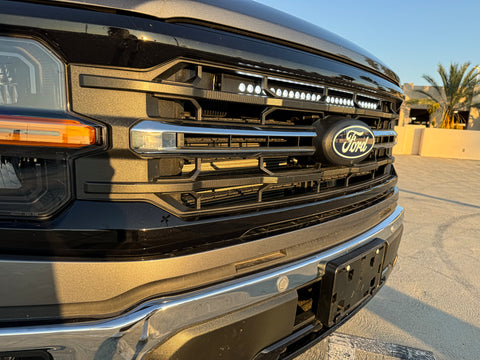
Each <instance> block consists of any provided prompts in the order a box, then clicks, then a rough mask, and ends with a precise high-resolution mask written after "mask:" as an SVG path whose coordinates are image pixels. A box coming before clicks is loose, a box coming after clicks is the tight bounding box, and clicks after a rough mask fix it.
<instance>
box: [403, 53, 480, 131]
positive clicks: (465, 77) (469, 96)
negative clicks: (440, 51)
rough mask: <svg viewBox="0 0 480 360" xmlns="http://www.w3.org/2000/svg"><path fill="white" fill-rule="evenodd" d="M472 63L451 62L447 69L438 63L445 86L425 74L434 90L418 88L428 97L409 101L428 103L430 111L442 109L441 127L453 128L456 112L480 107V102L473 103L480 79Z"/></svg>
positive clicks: (479, 88)
mask: <svg viewBox="0 0 480 360" xmlns="http://www.w3.org/2000/svg"><path fill="white" fill-rule="evenodd" d="M469 67H470V63H469V62H466V63H464V64H462V65H459V64H457V63H451V64H450V69H448V70H447V69H445V68H444V67H443V65H442V64H438V69H437V72H438V75H440V79H441V80H442V84H443V86H440V85H439V84H438V83H437V81H436V80H435V79H434V78H433V77H432V76H430V75H423V78H424V79H425V80H426V81H427V82H428V83H429V84H430V85H431V86H432V88H433V91H431V93H430V92H426V91H424V90H416V91H417V92H418V93H420V94H422V95H424V96H426V97H427V98H426V99H411V100H408V101H407V103H410V104H423V105H428V111H429V113H433V112H435V111H436V109H439V108H440V109H442V118H441V121H440V127H443V128H447V129H451V128H453V127H454V123H455V114H456V113H457V112H458V111H459V110H462V109H465V108H468V107H470V108H472V107H474V108H477V109H479V108H480V103H472V102H473V99H474V98H475V97H476V96H477V95H480V86H478V85H480V80H479V79H478V76H477V75H478V74H476V73H475V69H476V67H475V66H473V67H472V68H470V69H469Z"/></svg>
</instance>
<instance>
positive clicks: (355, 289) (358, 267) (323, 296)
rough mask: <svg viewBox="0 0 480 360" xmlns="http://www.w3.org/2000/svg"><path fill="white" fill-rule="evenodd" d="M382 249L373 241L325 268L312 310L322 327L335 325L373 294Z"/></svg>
mask: <svg viewBox="0 0 480 360" xmlns="http://www.w3.org/2000/svg"><path fill="white" fill-rule="evenodd" d="M386 247H387V244H386V242H385V241H384V240H382V239H375V240H373V241H371V242H369V243H368V244H366V245H363V246H361V247H359V248H357V249H355V250H354V251H352V252H350V253H348V254H346V255H343V256H340V257H338V258H336V259H333V260H331V261H329V262H328V263H327V264H326V265H325V275H324V276H323V277H322V280H321V284H320V293H319V297H318V305H317V311H316V312H317V316H316V317H317V319H318V320H320V321H321V322H322V324H323V325H325V326H327V327H331V326H333V325H335V324H336V323H338V322H339V321H340V320H341V319H342V318H343V317H345V316H346V315H347V314H348V313H350V312H351V311H352V310H353V309H355V308H356V307H357V306H358V305H359V304H360V303H361V302H363V301H364V300H366V299H367V298H368V297H370V296H372V295H373V294H374V293H375V292H376V291H377V289H378V288H379V286H380V282H381V277H382V270H383V260H384V256H385V250H386Z"/></svg>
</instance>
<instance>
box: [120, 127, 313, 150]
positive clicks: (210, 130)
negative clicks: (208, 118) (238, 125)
mask: <svg viewBox="0 0 480 360" xmlns="http://www.w3.org/2000/svg"><path fill="white" fill-rule="evenodd" d="M170 134H174V136H173V137H174V138H175V141H173V142H175V143H176V144H175V146H169V147H168V146H167V147H162V148H160V149H158V148H157V149H155V148H148V147H147V146H146V145H145V144H144V145H143V146H142V144H141V142H142V141H145V139H146V137H147V136H148V139H152V138H154V139H160V140H161V138H162V137H164V136H165V135H170ZM185 134H193V135H195V136H197V137H199V138H202V137H209V136H218V137H222V139H223V140H222V143H225V142H226V143H227V144H226V146H225V145H223V146H222V145H218V144H215V143H213V145H214V146H217V148H209V147H205V146H196V147H195V146H193V147H191V148H188V146H186V145H185V144H184V145H183V146H181V145H180V144H179V142H183V143H185V139H184V137H183V135H185ZM315 136H316V133H315V132H314V131H313V130H312V131H297V130H293V129H292V130H290V129H289V131H285V130H282V129H277V130H275V129H268V130H265V129H262V128H255V129H235V128H226V127H225V128H223V127H222V128H220V127H217V128H214V127H197V126H180V125H171V124H165V123H162V122H158V121H149V120H146V121H142V122H140V123H138V124H137V125H135V126H134V127H133V128H131V130H130V140H131V146H132V150H133V151H135V152H136V153H138V154H165V153H170V154H171V153H180V154H186V155H187V154H188V155H195V154H197V155H203V154H216V155H218V154H222V153H225V152H226V151H227V153H226V155H232V153H241V154H243V153H248V154H250V155H251V154H252V153H253V154H258V155H260V154H265V155H266V154H275V155H279V154H285V155H288V154H292V153H294V154H297V155H312V154H313V153H314V152H315V148H314V146H313V145H312V139H313V137H315ZM235 137H241V138H235ZM259 138H260V139H259ZM303 138H304V139H307V140H308V143H309V145H308V146H301V144H300V143H301V140H302V139H303ZM249 140H251V141H252V143H255V140H259V141H260V142H262V143H263V142H265V143H266V146H256V147H255V146H252V148H250V149H249V148H246V147H242V146H236V147H235V146H233V145H232V143H239V144H240V145H241V144H242V143H243V144H245V145H247V146H248V144H249ZM276 141H290V142H294V143H296V146H286V147H271V144H273V143H275V142H276ZM205 144H207V145H208V143H207V142H205Z"/></svg>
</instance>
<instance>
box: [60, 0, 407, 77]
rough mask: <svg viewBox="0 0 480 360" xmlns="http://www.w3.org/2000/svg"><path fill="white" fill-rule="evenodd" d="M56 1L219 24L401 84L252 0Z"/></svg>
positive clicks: (331, 39)
mask: <svg viewBox="0 0 480 360" xmlns="http://www.w3.org/2000/svg"><path fill="white" fill-rule="evenodd" d="M53 1H54V2H63V3H75V4H83V5H88V6H97V7H104V8H111V9H121V10H126V11H131V12H136V13H139V14H143V15H147V16H152V17H155V18H158V19H163V20H168V21H170V22H192V21H193V22H197V23H198V22H200V23H207V24H217V25H220V26H221V27H225V28H230V29H232V28H233V29H236V30H238V31H241V32H242V33H249V34H251V35H257V36H261V37H262V38H265V37H267V38H270V39H276V40H277V41H281V42H284V43H287V44H289V45H294V46H297V47H300V48H302V49H306V50H307V51H308V50H311V51H314V52H321V53H323V54H325V55H327V56H330V57H333V58H336V59H338V60H341V61H344V62H349V63H355V64H356V65H359V66H361V67H363V68H366V69H368V70H370V71H371V72H374V73H377V74H379V75H381V76H383V77H386V78H388V79H389V80H390V81H392V82H394V83H396V84H397V85H398V84H399V78H398V76H397V75H396V74H395V73H394V72H393V71H392V70H391V69H389V68H388V67H387V66H386V65H385V64H383V63H382V62H381V61H380V60H378V59H377V58H376V57H374V56H373V55H371V54H370V53H368V52H367V51H365V50H364V49H362V48H360V47H359V46H357V45H355V44H353V43H351V42H350V41H347V40H345V39H343V38H342V37H340V36H338V35H336V34H334V33H331V32H330V31H327V30H325V29H323V28H321V27H319V26H316V25H313V24H311V23H309V22H307V21H304V20H301V19H298V18H296V17H294V16H291V15H288V14H286V13H284V12H281V11H278V10H275V9H273V8H271V7H268V6H265V5H263V4H259V3H257V2H254V1H251V0H228V1H221V0H53Z"/></svg>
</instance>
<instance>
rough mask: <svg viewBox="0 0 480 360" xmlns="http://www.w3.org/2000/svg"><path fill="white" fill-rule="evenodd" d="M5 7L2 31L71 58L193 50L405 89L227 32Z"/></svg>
mask: <svg viewBox="0 0 480 360" xmlns="http://www.w3.org/2000/svg"><path fill="white" fill-rule="evenodd" d="M0 6H1V8H2V12H3V13H4V14H8V15H9V17H8V18H7V19H6V20H7V21H5V23H6V24H7V26H5V27H4V30H3V32H6V33H17V34H24V35H27V36H34V37H38V38H41V39H44V41H45V42H47V43H48V44H49V45H50V46H51V47H52V48H54V50H55V51H56V52H58V53H59V54H61V55H62V56H63V57H64V59H65V61H67V62H68V63H84V64H94V65H105V66H119V67H132V68H149V67H152V66H155V65H158V64H160V63H162V62H164V61H167V60H169V59H173V58H177V57H189V58H193V59H202V60H212V61H213V60H214V61H216V62H218V61H220V62H223V63H225V64H230V65H234V66H236V67H240V68H244V69H246V70H248V68H252V67H253V68H255V69H256V70H260V71H262V70H263V71H270V72H273V73H278V74H280V75H282V76H289V75H290V76H295V78H298V77H302V78H304V79H306V80H310V81H322V82H325V83H327V84H328V83H329V84H334V85H336V86H339V87H344V88H352V87H354V88H358V87H367V88H370V89H372V90H374V91H379V92H381V93H383V94H389V95H392V96H395V97H398V96H401V95H400V94H401V89H400V88H399V87H398V85H396V84H394V83H392V82H390V81H388V80H386V79H385V78H382V77H380V76H377V75H375V74H373V73H370V72H367V71H365V70H362V69H360V68H358V67H355V66H352V65H348V64H345V63H342V62H339V61H335V60H332V59H329V58H326V57H322V56H318V55H314V54H311V53H308V52H305V51H300V50H297V49H292V48H289V47H286V46H281V45H278V44H272V43H271V42H267V41H263V40H259V39H252V38H249V37H246V36H243V35H239V34H232V33H229V32H226V31H221V30H216V29H210V28H207V27H203V26H199V25H194V24H181V23H180V24H179V23H175V24H173V23H166V22H163V21H159V20H152V19H146V18H143V17H133V16H127V15H122V14H114V13H113V14H112V13H107V12H97V11H89V10H84V9H77V8H66V7H58V6H46V5H41V4H32V3H22V2H10V1H0ZM27 14H28V15H27ZM53 19H55V20H53ZM8 24H10V25H8ZM225 54H228V55H225ZM292 69H295V70H294V72H292ZM320 69H321V71H320Z"/></svg>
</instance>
